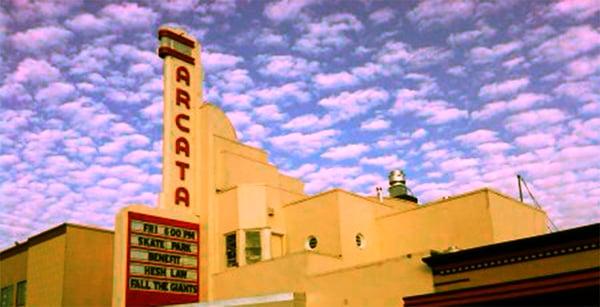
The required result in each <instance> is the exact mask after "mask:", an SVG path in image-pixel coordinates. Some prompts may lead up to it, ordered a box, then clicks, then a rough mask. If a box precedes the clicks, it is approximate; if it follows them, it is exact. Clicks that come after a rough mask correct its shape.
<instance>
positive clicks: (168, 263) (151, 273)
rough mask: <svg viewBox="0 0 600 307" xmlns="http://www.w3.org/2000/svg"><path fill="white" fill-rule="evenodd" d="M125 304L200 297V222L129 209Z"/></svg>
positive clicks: (135, 304)
mask: <svg viewBox="0 0 600 307" xmlns="http://www.w3.org/2000/svg"><path fill="white" fill-rule="evenodd" d="M127 220H128V222H127V224H128V231H127V236H128V241H127V242H128V244H127V288H126V305H128V306H157V305H165V304H178V303H192V302H197V301H198V290H199V282H198V277H199V265H198V248H199V243H200V242H199V235H200V233H199V227H198V224H194V223H189V222H184V221H179V220H173V219H168V218H164V217H158V216H153V215H148V214H142V213H137V212H129V213H128V219H127Z"/></svg>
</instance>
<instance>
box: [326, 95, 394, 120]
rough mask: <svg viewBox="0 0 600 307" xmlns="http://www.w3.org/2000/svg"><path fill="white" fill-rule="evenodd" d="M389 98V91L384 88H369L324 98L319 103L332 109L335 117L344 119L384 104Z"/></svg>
mask: <svg viewBox="0 0 600 307" xmlns="http://www.w3.org/2000/svg"><path fill="white" fill-rule="evenodd" d="M388 98H389V95H388V93H387V92H386V91H384V90H383V89H380V88H367V89H362V90H358V91H354V92H342V93H341V94H339V95H337V96H329V97H326V98H323V99H321V100H320V101H319V105H321V106H323V107H325V108H327V109H329V110H331V111H332V112H333V114H334V117H335V118H337V119H340V120H343V119H349V118H352V117H354V116H356V115H359V114H363V113H365V112H367V111H368V110H370V109H372V108H374V107H376V106H378V105H381V104H383V103H384V102H386V101H387V100H388Z"/></svg>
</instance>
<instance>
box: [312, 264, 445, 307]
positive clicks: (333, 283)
mask: <svg viewBox="0 0 600 307" xmlns="http://www.w3.org/2000/svg"><path fill="white" fill-rule="evenodd" d="M423 256H424V254H420V255H413V257H411V258H407V257H399V258H394V259H388V260H387V261H381V262H376V263H372V264H369V265H364V266H357V267H353V268H347V269H343V270H340V271H336V272H331V273H326V274H319V275H313V276H309V277H310V278H309V280H308V283H307V294H306V302H307V306H361V307H362V306H402V305H403V301H402V297H404V296H407V295H416V294H423V293H428V292H431V291H433V282H432V277H431V273H430V272H429V269H428V267H427V266H426V265H425V264H424V263H422V262H421V257H423Z"/></svg>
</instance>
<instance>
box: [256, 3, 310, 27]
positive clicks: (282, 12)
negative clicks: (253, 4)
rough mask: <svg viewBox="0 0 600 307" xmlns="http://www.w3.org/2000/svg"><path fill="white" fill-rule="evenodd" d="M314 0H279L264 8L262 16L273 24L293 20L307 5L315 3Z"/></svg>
mask: <svg viewBox="0 0 600 307" xmlns="http://www.w3.org/2000/svg"><path fill="white" fill-rule="evenodd" d="M315 2H316V1H315V0H296V1H292V0H280V1H275V2H271V3H269V4H268V5H267V6H266V7H265V11H264V14H265V16H267V18H269V19H270V20H272V21H274V22H283V21H286V20H291V19H295V18H297V17H298V15H299V14H300V12H301V11H302V10H303V9H304V8H305V7H308V6H309V5H311V4H313V3H315Z"/></svg>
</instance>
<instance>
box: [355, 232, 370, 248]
mask: <svg viewBox="0 0 600 307" xmlns="http://www.w3.org/2000/svg"><path fill="white" fill-rule="evenodd" d="M354 239H355V240H356V246H358V248H360V249H363V248H365V247H366V246H367V242H366V241H365V236H364V235H363V234H362V233H357V234H356V237H354Z"/></svg>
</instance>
